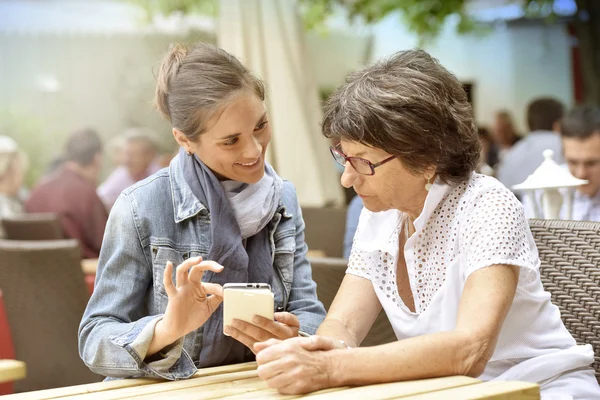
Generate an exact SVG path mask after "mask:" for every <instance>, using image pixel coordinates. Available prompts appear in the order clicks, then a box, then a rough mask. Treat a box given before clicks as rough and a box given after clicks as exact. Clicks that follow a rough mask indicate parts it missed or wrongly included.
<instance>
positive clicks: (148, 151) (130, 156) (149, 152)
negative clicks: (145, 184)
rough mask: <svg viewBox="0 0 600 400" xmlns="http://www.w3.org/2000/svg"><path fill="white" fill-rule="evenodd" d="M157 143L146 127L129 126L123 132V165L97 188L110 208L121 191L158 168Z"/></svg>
mask: <svg viewBox="0 0 600 400" xmlns="http://www.w3.org/2000/svg"><path fill="white" fill-rule="evenodd" d="M156 154H157V145H156V142H155V141H154V134H153V133H152V131H150V130H149V129H146V128H131V129H129V130H127V131H126V132H125V147H124V148H123V165H122V166H120V167H117V168H116V169H115V170H114V171H113V173H112V174H110V176H109V177H108V178H107V179H106V180H105V181H104V183H102V185H100V187H99V188H98V195H99V196H100V198H101V199H102V201H103V202H104V204H105V205H106V207H107V208H108V209H111V208H112V206H113V204H115V201H117V197H119V195H120V194H121V192H122V191H123V190H125V189H127V188H128V187H129V186H131V185H133V184H134V183H136V182H138V181H141V180H142V179H145V178H147V177H149V176H150V175H152V174H153V173H155V172H156V171H158V170H159V169H160V167H159V165H158V163H157V162H156V161H155V159H156Z"/></svg>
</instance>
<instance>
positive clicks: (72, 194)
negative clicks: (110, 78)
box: [25, 129, 108, 258]
mask: <svg viewBox="0 0 600 400" xmlns="http://www.w3.org/2000/svg"><path fill="white" fill-rule="evenodd" d="M62 160H63V163H62V165H61V166H60V167H58V168H57V169H56V170H55V171H54V172H53V173H51V174H50V175H47V176H46V177H44V179H43V180H42V181H41V182H40V183H39V184H38V186H37V187H35V188H34V189H33V191H32V192H31V196H30V197H29V200H28V201H27V203H26V204H25V209H26V211H27V212H31V213H43V212H52V213H56V214H58V216H59V218H60V222H61V225H62V228H63V231H64V233H65V236H67V237H69V238H72V239H77V240H78V241H79V243H80V245H81V250H82V256H83V258H98V255H99V254H100V247H101V245H102V238H103V236H104V228H105V226H106V221H107V220H108V212H107V211H106V208H105V207H104V204H103V203H102V201H101V200H100V198H99V197H98V195H97V194H96V185H97V183H98V176H99V174H100V170H101V168H102V142H101V141H100V137H99V136H98V134H97V133H96V132H95V131H93V130H89V129H88V130H81V131H77V132H75V133H73V134H72V135H71V136H70V137H69V139H68V140H67V143H66V146H65V149H64V155H63V157H62Z"/></svg>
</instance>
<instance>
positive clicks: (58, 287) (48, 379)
mask: <svg viewBox="0 0 600 400" xmlns="http://www.w3.org/2000/svg"><path fill="white" fill-rule="evenodd" d="M0 282H2V292H3V295H4V305H5V307H6V315H7V317H8V323H9V326H10V331H11V333H12V338H13V342H14V349H15V357H16V359H17V360H21V361H24V362H25V363H26V364H27V377H26V378H25V379H24V380H21V381H17V382H15V384H14V388H15V392H24V391H30V390H39V389H48V388H54V387H61V386H70V385H77V384H83V383H90V382H98V381H100V380H101V377H100V376H99V375H96V374H93V373H92V372H91V371H90V370H89V369H88V368H87V367H86V366H85V364H84V363H83V362H82V361H81V359H80V357H79V352H78V346H77V329H78V327H79V322H80V321H81V316H82V315H83V312H84V310H85V306H86V304H87V301H88V299H89V296H88V292H87V289H86V286H85V282H84V279H83V271H82V270H81V265H80V249H79V245H78V243H77V241H75V240H57V241H50V240H45V241H17V240H0Z"/></svg>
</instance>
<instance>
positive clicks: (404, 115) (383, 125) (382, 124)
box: [323, 50, 481, 183]
mask: <svg viewBox="0 0 600 400" xmlns="http://www.w3.org/2000/svg"><path fill="white" fill-rule="evenodd" d="M324 114H325V115H324V121H323V134H324V135H325V136H326V137H334V138H340V139H342V140H348V141H355V142H360V143H362V144H365V145H367V146H370V147H375V148H379V149H382V150H385V151H387V152H388V153H390V154H393V155H396V156H397V157H398V158H400V160H401V161H402V163H403V165H404V166H406V168H408V169H409V170H410V171H412V172H413V173H415V174H418V173H422V172H423V171H424V170H425V169H426V168H428V167H431V166H435V167H436V174H437V175H438V176H439V177H440V179H441V180H442V181H443V182H446V183H459V182H463V181H465V180H467V179H468V178H469V176H470V174H471V173H472V172H473V171H474V170H475V168H476V167H477V164H478V162H479V158H480V149H481V144H480V142H479V138H478V135H477V128H476V127H475V123H474V122H473V112H472V109H471V105H470V104H469V102H468V101H467V95H466V93H465V91H464V89H463V87H462V85H461V83H460V82H459V81H458V80H457V79H456V77H455V76H454V75H452V74H451V73H450V72H449V71H448V70H446V69H445V68H444V67H443V66H442V65H441V64H440V63H439V62H438V61H437V60H436V59H434V58H432V57H431V56H430V55H429V54H427V53H426V52H425V51H423V50H407V51H401V52H398V53H396V54H394V55H393V56H391V57H390V58H388V59H384V60H382V61H379V62H377V63H375V64H374V65H372V66H370V67H367V68H365V69H363V70H361V71H357V72H354V73H351V74H350V75H349V76H348V77H347V79H346V83H345V84H343V85H342V86H340V87H339V88H338V89H337V90H336V91H335V93H334V94H333V95H332V96H331V97H330V98H329V100H328V102H327V103H326V105H325V112H324Z"/></svg>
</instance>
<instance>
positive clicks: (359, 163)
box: [329, 145, 396, 175]
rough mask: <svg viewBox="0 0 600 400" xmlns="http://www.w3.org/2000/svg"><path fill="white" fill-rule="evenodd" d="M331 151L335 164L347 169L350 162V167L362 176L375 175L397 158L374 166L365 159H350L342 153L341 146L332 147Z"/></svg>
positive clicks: (389, 158) (391, 158) (390, 158)
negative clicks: (378, 169)
mask: <svg viewBox="0 0 600 400" xmlns="http://www.w3.org/2000/svg"><path fill="white" fill-rule="evenodd" d="M329 151H331V155H332V156H333V159H334V160H335V162H337V163H338V164H340V165H341V166H342V167H345V166H346V162H349V163H350V165H352V168H354V170H355V171H356V172H358V173H359V174H361V175H375V168H377V167H380V166H382V165H383V164H385V163H386V162H389V161H392V160H393V159H394V158H396V156H391V157H388V158H386V159H385V160H383V161H381V162H378V163H377V164H373V163H372V162H371V161H369V160H365V159H364V158H360V157H348V156H347V155H345V154H344V153H342V151H341V150H340V148H339V145H338V146H335V147H334V146H332V147H330V148H329Z"/></svg>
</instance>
